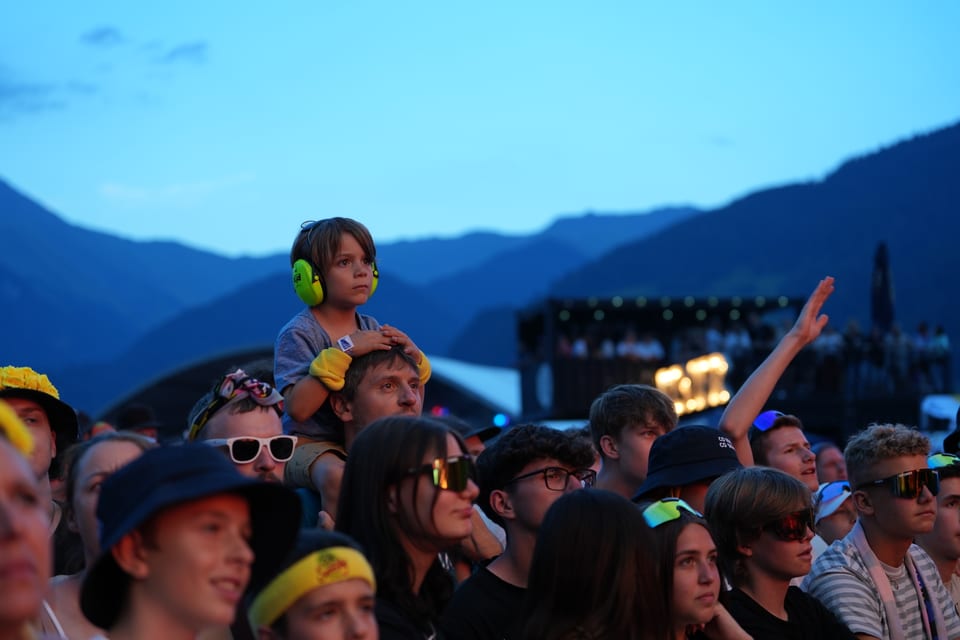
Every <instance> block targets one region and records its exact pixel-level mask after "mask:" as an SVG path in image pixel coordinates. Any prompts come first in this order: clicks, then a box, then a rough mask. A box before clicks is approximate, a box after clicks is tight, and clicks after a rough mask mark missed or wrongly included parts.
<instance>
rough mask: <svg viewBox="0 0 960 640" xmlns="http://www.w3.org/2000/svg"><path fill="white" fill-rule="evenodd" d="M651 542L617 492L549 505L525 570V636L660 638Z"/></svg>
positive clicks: (542, 639) (587, 493)
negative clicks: (526, 571) (528, 571)
mask: <svg viewBox="0 0 960 640" xmlns="http://www.w3.org/2000/svg"><path fill="white" fill-rule="evenodd" d="M652 538H653V536H652V534H651V532H650V529H649V528H648V527H647V526H646V525H645V524H644V522H643V516H642V515H641V513H640V512H639V511H638V510H637V508H636V507H635V506H634V505H633V504H632V503H631V502H630V501H629V500H627V499H626V498H623V497H622V496H619V495H617V494H615V493H612V492H609V491H601V490H597V489H584V490H580V491H574V492H572V493H568V494H567V495H565V496H563V497H561V498H560V499H558V500H557V501H556V502H554V503H553V505H552V506H551V507H550V509H549V510H548V511H547V514H546V516H545V517H544V519H543V524H542V525H541V527H540V533H539V537H538V538H537V546H536V550H535V551H534V554H533V564H532V565H531V567H530V577H529V579H528V582H527V595H526V600H525V604H524V618H525V619H526V621H527V622H526V625H525V627H524V634H523V637H524V638H525V639H526V640H558V639H564V640H574V639H583V640H587V639H593V638H597V639H600V638H618V639H623V640H647V639H651V640H653V639H656V640H660V639H661V638H666V637H667V626H666V625H665V621H664V620H663V609H664V603H665V600H664V597H663V594H662V593H661V591H660V589H659V585H657V584H656V577H655V576H656V560H655V557H654V556H653V554H652V551H651V550H652V547H653V542H652ZM661 628H662V630H661Z"/></svg>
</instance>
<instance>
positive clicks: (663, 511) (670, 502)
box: [643, 498, 703, 529]
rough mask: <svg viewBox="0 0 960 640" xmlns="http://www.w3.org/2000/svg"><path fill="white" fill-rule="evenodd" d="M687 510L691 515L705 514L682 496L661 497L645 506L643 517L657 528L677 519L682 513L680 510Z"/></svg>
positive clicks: (653, 527) (701, 515) (699, 516)
mask: <svg viewBox="0 0 960 640" xmlns="http://www.w3.org/2000/svg"><path fill="white" fill-rule="evenodd" d="M681 511H686V512H687V513H689V514H690V515H693V516H696V517H698V518H702V517H703V514H702V513H700V512H699V511H697V510H696V509H694V508H693V507H691V506H690V505H689V504H687V503H686V502H684V501H683V500H681V499H680V498H661V499H660V500H657V501H656V502H654V503H653V504H651V505H650V506H648V507H646V508H644V510H643V519H644V520H645V521H646V522H647V526H649V527H650V528H651V529H656V528H657V527H659V526H660V525H662V524H666V523H668V522H672V521H673V520H677V519H679V518H680V516H681V515H682V514H681V513H680V512H681Z"/></svg>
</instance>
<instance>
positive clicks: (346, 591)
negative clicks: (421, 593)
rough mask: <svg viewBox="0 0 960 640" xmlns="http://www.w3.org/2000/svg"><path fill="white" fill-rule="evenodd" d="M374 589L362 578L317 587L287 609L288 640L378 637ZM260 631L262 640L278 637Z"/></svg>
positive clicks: (375, 638) (341, 639) (356, 639)
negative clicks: (374, 611) (374, 609)
mask: <svg viewBox="0 0 960 640" xmlns="http://www.w3.org/2000/svg"><path fill="white" fill-rule="evenodd" d="M374 601H375V596H374V592H373V588H372V587H371V586H370V585H369V584H368V583H367V582H366V581H365V580H361V579H359V578H355V579H353V580H345V581H344V582H337V583H335V584H328V585H327V586H325V587H317V588H316V589H313V590H312V591H310V592H308V593H306V594H305V595H303V596H302V597H301V598H300V599H299V600H297V601H296V602H294V603H293V604H292V605H291V606H290V608H289V609H287V611H286V614H285V615H286V621H287V633H286V635H285V636H283V638H284V639H285V640H345V639H348V638H349V639H351V640H361V639H363V640H377V638H378V637H379V631H378V629H377V619H376V617H374V614H373V608H374ZM278 637H279V636H277V635H276V634H261V640H267V639H268V638H269V639H273V638H278Z"/></svg>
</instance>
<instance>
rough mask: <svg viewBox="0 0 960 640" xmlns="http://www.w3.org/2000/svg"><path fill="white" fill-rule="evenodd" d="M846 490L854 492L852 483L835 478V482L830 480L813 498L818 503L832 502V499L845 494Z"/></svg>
mask: <svg viewBox="0 0 960 640" xmlns="http://www.w3.org/2000/svg"><path fill="white" fill-rule="evenodd" d="M844 491H846V492H847V493H852V490H851V489H850V483H849V482H847V481H846V480H834V481H833V482H828V483H826V484H825V485H823V486H822V487H820V488H819V489H817V492H816V493H815V494H814V496H813V499H814V501H815V502H816V503H817V504H822V503H824V502H830V501H831V500H834V499H836V498H838V497H840V496H841V495H843V492H844Z"/></svg>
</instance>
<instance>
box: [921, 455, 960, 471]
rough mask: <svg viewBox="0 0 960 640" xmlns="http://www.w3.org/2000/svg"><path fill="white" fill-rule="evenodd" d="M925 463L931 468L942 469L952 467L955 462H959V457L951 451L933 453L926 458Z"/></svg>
mask: <svg viewBox="0 0 960 640" xmlns="http://www.w3.org/2000/svg"><path fill="white" fill-rule="evenodd" d="M927 464H928V465H930V468H931V469H943V468H944V467H952V466H953V465H955V464H960V457H957V456H955V455H953V454H952V453H935V454H933V455H932V456H929V457H928V458H927Z"/></svg>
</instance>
